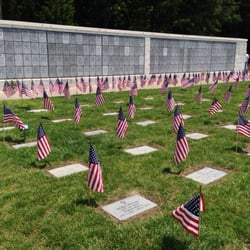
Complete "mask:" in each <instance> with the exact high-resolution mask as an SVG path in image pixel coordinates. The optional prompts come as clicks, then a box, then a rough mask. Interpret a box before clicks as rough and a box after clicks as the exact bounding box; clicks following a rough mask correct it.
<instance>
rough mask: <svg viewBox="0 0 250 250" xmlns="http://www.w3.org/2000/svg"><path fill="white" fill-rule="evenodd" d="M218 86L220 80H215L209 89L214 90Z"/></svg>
mask: <svg viewBox="0 0 250 250" xmlns="http://www.w3.org/2000/svg"><path fill="white" fill-rule="evenodd" d="M217 86H218V80H215V81H214V83H213V84H212V85H211V86H210V87H209V90H210V91H211V92H214V91H215V90H216V89H217Z"/></svg>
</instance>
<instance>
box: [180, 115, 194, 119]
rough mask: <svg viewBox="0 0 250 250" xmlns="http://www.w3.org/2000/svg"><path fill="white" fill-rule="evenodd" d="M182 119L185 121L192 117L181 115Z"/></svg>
mask: <svg viewBox="0 0 250 250" xmlns="http://www.w3.org/2000/svg"><path fill="white" fill-rule="evenodd" d="M182 117H183V119H184V120H186V119H188V118H191V117H192V116H191V115H182Z"/></svg>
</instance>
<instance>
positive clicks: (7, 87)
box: [3, 81, 16, 97]
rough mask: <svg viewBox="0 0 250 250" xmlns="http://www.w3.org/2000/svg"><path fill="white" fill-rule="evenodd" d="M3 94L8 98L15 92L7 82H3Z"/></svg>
mask: <svg viewBox="0 0 250 250" xmlns="http://www.w3.org/2000/svg"><path fill="white" fill-rule="evenodd" d="M3 92H4V94H5V95H6V96H7V97H10V96H12V95H14V94H15V93H16V90H15V89H14V88H12V86H11V84H10V83H9V82H8V81H5V82H4V85H3Z"/></svg>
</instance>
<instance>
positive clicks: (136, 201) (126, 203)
mask: <svg viewBox="0 0 250 250" xmlns="http://www.w3.org/2000/svg"><path fill="white" fill-rule="evenodd" d="M156 206H157V204H156V203H154V202H152V201H150V200H148V199H146V198H144V197H142V196H140V195H133V196H131V197H128V198H125V199H122V200H119V201H116V202H114V203H111V204H109V205H106V206H102V209H103V210H104V211H106V212H107V213H109V214H111V215H112V216H113V217H115V218H116V219H118V220H119V221H123V220H126V219H129V218H131V217H133V216H135V215H138V214H140V213H142V212H145V211H147V210H149V209H151V208H154V207H156Z"/></svg>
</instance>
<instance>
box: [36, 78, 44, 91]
mask: <svg viewBox="0 0 250 250" xmlns="http://www.w3.org/2000/svg"><path fill="white" fill-rule="evenodd" d="M37 89H38V90H39V92H40V93H41V94H43V91H44V90H45V87H44V83H43V80H42V79H41V80H40V81H39V85H38V87H37Z"/></svg>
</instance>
